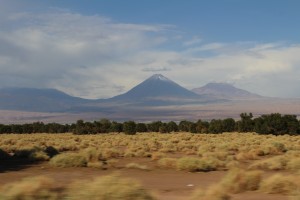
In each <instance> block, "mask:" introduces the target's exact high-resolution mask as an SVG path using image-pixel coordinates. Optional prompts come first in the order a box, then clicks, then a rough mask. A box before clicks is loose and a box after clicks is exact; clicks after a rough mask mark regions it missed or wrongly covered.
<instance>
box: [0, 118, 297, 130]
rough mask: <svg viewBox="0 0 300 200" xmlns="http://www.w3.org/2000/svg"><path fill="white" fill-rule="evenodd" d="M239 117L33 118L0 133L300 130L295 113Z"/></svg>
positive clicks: (6, 127) (5, 126)
mask: <svg viewBox="0 0 300 200" xmlns="http://www.w3.org/2000/svg"><path fill="white" fill-rule="evenodd" d="M240 117H241V118H240V120H237V121H235V120H234V119H232V118H227V119H213V120H211V121H210V122H209V121H203V120H198V121H196V122H192V121H187V120H183V121H180V122H179V123H176V122H174V121H170V122H161V121H155V122H150V123H136V122H134V121H126V122H123V123H120V122H115V121H110V120H108V119H101V120H99V121H94V122H84V121H83V120H78V121H77V122H76V123H73V124H65V125H63V124H58V123H50V124H44V123H42V122H35V123H31V124H11V125H3V124H0V133H19V134H21V133H66V132H73V133H74V134H98V133H109V132H125V133H126V134H135V133H137V132H160V133H169V132H177V131H184V132H191V133H222V132H257V133H261V134H274V135H282V134H300V122H299V120H298V119H297V116H296V115H281V114H279V113H273V114H268V115H262V116H260V117H257V118H253V115H252V113H249V114H248V113H242V114H240Z"/></svg>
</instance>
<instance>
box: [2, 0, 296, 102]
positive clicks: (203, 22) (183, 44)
mask: <svg viewBox="0 0 300 200" xmlns="http://www.w3.org/2000/svg"><path fill="white" fill-rule="evenodd" d="M0 5H1V6H0V27H1V28H0V70H1V73H0V87H2V88H3V87H34V88H56V89H58V90H61V91H64V92H66V93H68V94H70V95H73V96H78V97H82V98H90V99H96V98H109V97H112V96H115V95H118V94H121V93H124V92H126V91H128V90H129V89H131V88H132V87H134V86H135V85H137V84H139V83H140V82H142V81H143V80H145V79H146V78H148V77H150V76H151V75H153V74H157V73H159V74H163V75H164V76H166V77H168V78H169V79H172V80H173V81H175V82H177V83H178V84H180V85H182V86H183V87H186V88H187V89H193V88H197V87H201V86H203V85H205V84H206V83H209V82H226V83H230V84H233V85H234V86H236V87H239V88H242V89H246V90H248V91H251V92H254V93H258V94H260V95H263V96H272V97H288V98H289V97H300V26H299V22H300V12H299V9H300V1H298V0H187V1H183V0H126V1H124V0H89V1H84V0H77V1H74V0H43V1H40V0H0Z"/></svg>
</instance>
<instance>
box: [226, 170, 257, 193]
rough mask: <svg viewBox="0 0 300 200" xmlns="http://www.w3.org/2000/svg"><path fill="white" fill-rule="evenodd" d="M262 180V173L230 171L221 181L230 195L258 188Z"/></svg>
mask: <svg viewBox="0 0 300 200" xmlns="http://www.w3.org/2000/svg"><path fill="white" fill-rule="evenodd" d="M261 180H262V171H246V170H243V169H238V168H236V169H232V170H231V171H229V172H228V173H227V174H226V175H225V177H224V178H223V179H222V180H221V185H222V186H223V188H224V189H226V190H227V191H228V192H231V193H240V192H245V191H253V190H257V189H258V188H259V185H260V182H261Z"/></svg>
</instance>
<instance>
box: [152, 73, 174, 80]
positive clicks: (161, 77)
mask: <svg viewBox="0 0 300 200" xmlns="http://www.w3.org/2000/svg"><path fill="white" fill-rule="evenodd" d="M149 79H151V80H161V81H170V79H168V78H167V77H165V76H163V75H161V74H154V75H152V76H151V77H150V78H149Z"/></svg>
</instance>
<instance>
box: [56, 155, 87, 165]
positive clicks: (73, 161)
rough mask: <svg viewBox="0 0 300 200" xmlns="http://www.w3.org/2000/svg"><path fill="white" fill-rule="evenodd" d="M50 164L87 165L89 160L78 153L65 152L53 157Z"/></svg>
mask: <svg viewBox="0 0 300 200" xmlns="http://www.w3.org/2000/svg"><path fill="white" fill-rule="evenodd" d="M50 165H52V166H55V167H86V166H87V160H86V158H85V157H84V156H83V155H81V154H78V153H63V154H59V155H56V156H54V157H53V158H51V160H50Z"/></svg>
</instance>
